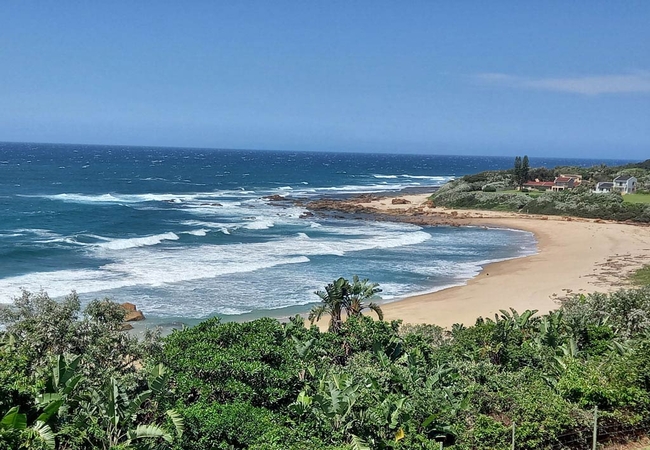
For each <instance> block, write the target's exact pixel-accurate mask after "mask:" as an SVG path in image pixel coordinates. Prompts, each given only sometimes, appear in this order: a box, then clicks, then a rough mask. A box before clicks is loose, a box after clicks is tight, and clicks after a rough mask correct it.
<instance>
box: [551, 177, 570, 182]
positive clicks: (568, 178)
mask: <svg viewBox="0 0 650 450" xmlns="http://www.w3.org/2000/svg"><path fill="white" fill-rule="evenodd" d="M569 181H573V178H571V177H557V178H555V182H556V183H568V182H569Z"/></svg>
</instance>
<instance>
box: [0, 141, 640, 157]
mask: <svg viewBox="0 0 650 450" xmlns="http://www.w3.org/2000/svg"><path fill="white" fill-rule="evenodd" d="M0 144H35V145H79V146H86V147H126V148H143V149H145V148H163V149H183V150H211V151H223V150H231V151H242V152H246V151H248V152H280V153H345V154H351V155H354V154H360V155H394V156H400V155H405V156H406V155H408V156H445V157H448V156H456V157H461V156H464V157H476V158H514V157H515V155H477V154H449V153H445V154H441V153H427V152H409V151H407V152H400V153H393V152H391V151H383V152H382V151H360V150H353V151H349V150H286V149H272V148H228V147H195V146H175V145H135V144H89V143H79V142H76V143H75V142H33V141H2V140H0ZM521 156H528V157H529V158H540V159H541V158H545V159H551V160H553V159H576V160H589V161H595V160H601V161H630V162H644V161H645V160H644V159H626V158H586V157H575V156H571V157H566V156H539V155H535V154H534V153H531V154H530V155H528V154H527V153H525V152H524V153H522V154H521Z"/></svg>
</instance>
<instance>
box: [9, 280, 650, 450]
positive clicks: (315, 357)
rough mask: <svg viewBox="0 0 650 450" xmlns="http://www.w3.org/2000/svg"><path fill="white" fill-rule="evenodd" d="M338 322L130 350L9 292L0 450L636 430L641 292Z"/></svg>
mask: <svg viewBox="0 0 650 450" xmlns="http://www.w3.org/2000/svg"><path fill="white" fill-rule="evenodd" d="M356 282H357V283H359V285H363V286H364V287H365V289H370V291H372V290H375V291H376V290H377V289H378V288H377V286H376V285H375V284H371V283H368V282H367V281H366V280H364V281H362V282H359V280H358V279H356ZM344 284H345V283H343V282H339V280H337V281H335V282H333V283H332V284H330V285H328V287H327V288H326V290H325V291H324V292H323V293H321V294H323V295H322V296H321V299H322V301H323V305H327V304H328V302H329V304H330V306H332V299H335V298H338V299H339V300H341V299H345V298H347V299H351V298H352V293H350V292H348V296H347V297H345V296H339V294H338V293H337V292H336V289H338V288H341V287H344V288H346V289H347V287H351V286H353V285H354V284H355V283H354V282H353V283H348V284H347V287H346V286H344ZM359 299H361V297H359ZM351 304H352V303H345V302H344V304H343V305H342V306H343V308H342V310H343V311H345V310H346V308H345V306H346V305H347V306H348V307H349V306H350V305H351ZM358 306H359V305H357V307H358ZM331 310H332V309H331V308H330V310H328V311H327V312H325V314H330V311H331ZM334 310H336V308H334ZM350 311H351V312H352V314H349V315H348V314H345V313H344V314H342V316H341V320H340V322H339V321H337V322H336V325H335V326H334V328H333V330H332V331H328V332H322V331H320V330H319V329H318V328H317V327H313V326H312V327H311V328H308V327H306V326H305V324H304V321H303V320H302V319H301V318H299V317H296V318H292V319H291V320H290V321H288V322H287V323H280V322H278V321H277V320H274V319H268V318H267V319H259V320H256V321H253V322H247V323H222V322H220V320H219V319H218V318H214V319H210V320H207V321H205V322H203V323H201V324H200V325H198V326H196V327H193V328H188V329H184V330H181V331H175V332H173V333H172V334H171V335H169V336H168V337H166V338H162V339H161V338H160V337H158V336H156V335H147V336H146V337H145V339H143V340H140V341H138V340H136V339H134V338H133V337H130V336H129V335H128V334H126V333H124V332H122V331H120V329H121V324H122V318H123V314H124V313H123V311H122V310H121V309H120V308H119V307H117V306H116V305H115V304H113V303H110V302H107V301H95V302H93V303H91V304H90V305H89V306H88V307H87V308H85V309H84V310H83V311H82V310H81V308H80V305H79V301H78V299H77V298H76V296H75V295H74V294H73V295H71V296H70V297H68V298H67V299H66V300H65V301H63V302H55V301H53V300H51V299H49V298H48V297H47V295H46V294H44V293H39V294H29V293H25V294H24V295H23V296H22V297H21V298H19V299H17V300H16V302H15V304H14V305H12V306H10V307H5V308H3V309H1V310H0V321H1V322H2V323H3V324H4V326H5V331H3V332H2V333H1V334H0V336H1V337H0V339H1V340H0V342H1V344H0V449H15V448H55V447H56V448H61V449H90V448H121V449H125V448H173V449H224V450H226V449H228V450H230V449H255V450H280V449H283V450H284V449H295V450H298V449H301V450H302V449H305V448H310V449H313V450H335V449H337V450H343V449H387V448H395V449H437V448H438V445H439V444H438V443H437V442H436V439H438V440H444V441H445V443H444V445H445V446H446V447H449V448H453V449H486V450H487V449H506V448H510V433H511V428H510V427H511V424H512V423H513V422H516V424H517V427H516V439H517V448H521V449H546V448H586V447H587V445H586V443H587V442H588V439H589V430H590V427H591V417H592V416H591V411H592V410H593V408H594V407H596V406H597V407H598V408H599V410H600V417H601V419H600V420H601V423H602V424H604V425H606V426H607V427H616V429H620V430H633V429H635V427H639V426H640V425H645V426H647V425H648V423H647V418H648V417H649V416H648V413H649V411H650V288H648V287H645V288H640V289H637V290H622V291H619V292H616V293H613V294H610V295H605V294H592V295H588V296H575V297H573V298H571V299H569V300H567V301H566V302H565V303H564V304H563V305H562V307H561V308H560V309H559V310H558V311H556V312H553V313H551V314H548V315H544V316H539V315H537V314H535V312H534V311H525V312H522V313H521V314H518V313H517V312H515V311H502V312H501V313H500V314H498V315H497V316H495V317H494V318H479V319H478V320H477V321H476V324H475V325H474V326H469V327H465V326H462V325H455V326H453V327H452V328H451V330H443V329H442V328H440V327H437V326H435V325H416V326H410V325H407V326H402V325H401V324H400V323H398V322H391V323H388V322H384V321H377V320H374V319H373V318H372V317H371V316H366V315H360V314H356V313H354V309H350ZM628 434H629V435H632V434H633V433H632V431H630V433H628Z"/></svg>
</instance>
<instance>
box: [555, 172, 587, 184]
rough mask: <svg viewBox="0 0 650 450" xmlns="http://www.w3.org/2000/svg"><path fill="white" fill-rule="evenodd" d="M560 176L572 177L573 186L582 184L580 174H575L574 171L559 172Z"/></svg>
mask: <svg viewBox="0 0 650 450" xmlns="http://www.w3.org/2000/svg"><path fill="white" fill-rule="evenodd" d="M560 178H573V184H574V185H575V186H578V185H579V184H582V175H577V174H574V173H561V174H560Z"/></svg>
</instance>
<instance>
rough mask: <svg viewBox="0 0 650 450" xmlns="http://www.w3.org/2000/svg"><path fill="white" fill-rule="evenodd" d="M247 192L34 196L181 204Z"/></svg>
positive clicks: (59, 198) (214, 199)
mask: <svg viewBox="0 0 650 450" xmlns="http://www.w3.org/2000/svg"><path fill="white" fill-rule="evenodd" d="M247 194H254V191H232V190H224V191H216V192H195V193H178V194H175V193H162V194H157V193H143V194H117V193H106V194H81V193H63V194H54V195H38V196H35V197H39V198H47V199H50V200H57V201H63V202H67V203H86V204H92V203H145V202H168V203H176V204H181V203H184V202H193V201H197V202H199V201H203V202H209V201H216V200H218V199H222V198H233V197H242V196H245V195H247ZM21 196H22V197H34V196H32V195H21Z"/></svg>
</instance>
